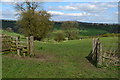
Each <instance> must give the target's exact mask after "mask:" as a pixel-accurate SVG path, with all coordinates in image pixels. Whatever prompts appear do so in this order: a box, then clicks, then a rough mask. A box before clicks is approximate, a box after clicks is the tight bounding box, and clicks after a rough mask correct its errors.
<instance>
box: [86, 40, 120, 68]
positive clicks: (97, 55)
mask: <svg viewBox="0 0 120 80" xmlns="http://www.w3.org/2000/svg"><path fill="white" fill-rule="evenodd" d="M119 57H120V56H119V55H118V49H117V50H116V51H115V50H114V51H112V50H110V51H109V52H108V51H107V50H103V45H102V43H101V42H100V40H99V38H94V39H93V42H92V52H91V53H90V54H89V55H88V58H89V59H90V60H92V62H94V64H95V65H96V66H110V65H119V64H120V61H119Z"/></svg>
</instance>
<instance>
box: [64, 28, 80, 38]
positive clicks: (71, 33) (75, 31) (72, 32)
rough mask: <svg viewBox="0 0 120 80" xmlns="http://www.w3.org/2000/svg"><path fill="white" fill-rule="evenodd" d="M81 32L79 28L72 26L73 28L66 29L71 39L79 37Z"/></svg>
mask: <svg viewBox="0 0 120 80" xmlns="http://www.w3.org/2000/svg"><path fill="white" fill-rule="evenodd" d="M79 32H80V31H79V29H77V28H71V29H68V30H66V34H67V37H68V39H69V40H74V39H77V38H78V35H79Z"/></svg>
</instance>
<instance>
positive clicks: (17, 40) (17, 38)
mask: <svg viewBox="0 0 120 80" xmlns="http://www.w3.org/2000/svg"><path fill="white" fill-rule="evenodd" d="M19 39H20V37H19V36H18V37H16V48H17V54H18V56H20V49H19Z"/></svg>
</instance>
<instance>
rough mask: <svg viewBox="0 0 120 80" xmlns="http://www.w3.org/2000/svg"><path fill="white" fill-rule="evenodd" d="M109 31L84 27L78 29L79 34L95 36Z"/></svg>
mask: <svg viewBox="0 0 120 80" xmlns="http://www.w3.org/2000/svg"><path fill="white" fill-rule="evenodd" d="M107 33H109V32H107V31H105V30H100V29H86V30H81V31H80V36H96V35H100V34H107Z"/></svg>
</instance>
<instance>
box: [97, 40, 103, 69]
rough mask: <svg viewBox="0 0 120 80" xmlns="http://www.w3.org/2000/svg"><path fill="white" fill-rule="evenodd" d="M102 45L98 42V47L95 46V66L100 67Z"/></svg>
mask: <svg viewBox="0 0 120 80" xmlns="http://www.w3.org/2000/svg"><path fill="white" fill-rule="evenodd" d="M101 48H102V45H101V43H100V42H99V40H98V46H97V66H98V67H99V66H101V65H102V49H101Z"/></svg>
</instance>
